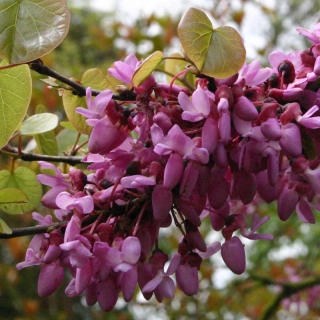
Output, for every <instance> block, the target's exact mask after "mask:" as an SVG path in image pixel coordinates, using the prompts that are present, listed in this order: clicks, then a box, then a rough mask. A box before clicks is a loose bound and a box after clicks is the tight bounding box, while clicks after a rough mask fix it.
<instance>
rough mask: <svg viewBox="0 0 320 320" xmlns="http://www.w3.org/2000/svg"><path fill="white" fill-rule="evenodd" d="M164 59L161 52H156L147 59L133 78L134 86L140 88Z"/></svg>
mask: <svg viewBox="0 0 320 320" xmlns="http://www.w3.org/2000/svg"><path fill="white" fill-rule="evenodd" d="M162 59H163V53H162V52H161V51H156V52H154V53H152V54H151V55H150V56H149V57H148V58H146V59H145V60H144V61H143V62H142V63H141V64H140V66H139V67H138V68H137V70H136V71H135V72H134V74H133V77H132V84H133V85H134V86H135V87H138V86H140V84H141V83H142V82H143V81H144V80H146V79H147V78H148V77H149V76H150V74H151V73H152V72H153V71H154V70H155V69H156V68H157V66H158V65H159V64H160V63H161V61H162Z"/></svg>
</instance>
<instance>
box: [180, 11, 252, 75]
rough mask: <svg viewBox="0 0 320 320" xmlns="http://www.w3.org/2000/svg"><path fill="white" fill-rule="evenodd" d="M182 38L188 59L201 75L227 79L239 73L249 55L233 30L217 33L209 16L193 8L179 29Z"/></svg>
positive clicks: (218, 29)
mask: <svg viewBox="0 0 320 320" xmlns="http://www.w3.org/2000/svg"><path fill="white" fill-rule="evenodd" d="M178 35H179V39H180V42H181V45H182V48H183V50H184V52H185V55H186V56H187V58H188V59H189V60H190V61H191V62H192V63H193V64H194V65H195V66H196V68H197V69H198V70H199V72H200V73H201V74H204V75H207V76H210V77H217V78H227V77H229V76H232V75H233V74H235V73H237V72H238V71H239V70H240V69H241V67H242V65H243V63H244V61H245V56H246V51H245V48H244V46H243V43H242V39H241V36H240V35H239V34H238V32H237V31H236V30H235V29H234V28H232V27H218V28H216V29H213V27H212V24H211V21H210V20H209V18H208V17H207V15H206V14H205V13H204V12H203V11H201V10H199V9H195V8H190V9H189V10H188V11H187V12H186V13H185V14H184V16H183V17H182V19H181V21H180V23H179V26H178Z"/></svg>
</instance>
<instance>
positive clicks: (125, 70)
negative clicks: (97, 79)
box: [108, 54, 139, 84]
mask: <svg viewBox="0 0 320 320" xmlns="http://www.w3.org/2000/svg"><path fill="white" fill-rule="evenodd" d="M138 65H139V61H138V59H137V57H136V56H135V55H134V54H129V55H128V56H127V57H126V58H125V60H124V62H122V61H116V62H115V63H114V65H113V68H109V69H108V72H109V74H110V75H112V76H113V77H115V78H116V79H118V80H120V81H122V82H123V83H127V84H131V83H132V76H133V74H134V71H135V70H136V68H137V67H138Z"/></svg>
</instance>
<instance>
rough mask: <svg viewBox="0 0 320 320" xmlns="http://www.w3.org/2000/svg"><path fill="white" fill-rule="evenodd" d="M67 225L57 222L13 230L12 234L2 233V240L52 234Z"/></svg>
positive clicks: (0, 236) (0, 235) (0, 234)
mask: <svg viewBox="0 0 320 320" xmlns="http://www.w3.org/2000/svg"><path fill="white" fill-rule="evenodd" d="M64 224H66V222H57V223H53V224H51V225H47V226H34V227H27V228H12V229H11V230H12V233H11V234H8V233H0V239H11V238H17V237H23V236H30V235H35V234H41V233H50V232H51V231H53V230H54V229H56V228H58V227H60V226H62V225H64Z"/></svg>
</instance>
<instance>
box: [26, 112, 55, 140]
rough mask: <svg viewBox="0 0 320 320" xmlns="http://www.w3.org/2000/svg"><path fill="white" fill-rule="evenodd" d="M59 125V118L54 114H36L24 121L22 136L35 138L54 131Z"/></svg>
mask: <svg viewBox="0 0 320 320" xmlns="http://www.w3.org/2000/svg"><path fill="white" fill-rule="evenodd" d="M58 124H59V118H58V116H57V115H55V114H53V113H40V114H35V115H33V116H31V117H29V118H28V119H26V120H24V121H23V123H22V126H21V128H20V134H21V135H22V136H33V135H36V134H40V133H44V132H48V131H50V130H53V129H55V128H56V127H57V125H58Z"/></svg>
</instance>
